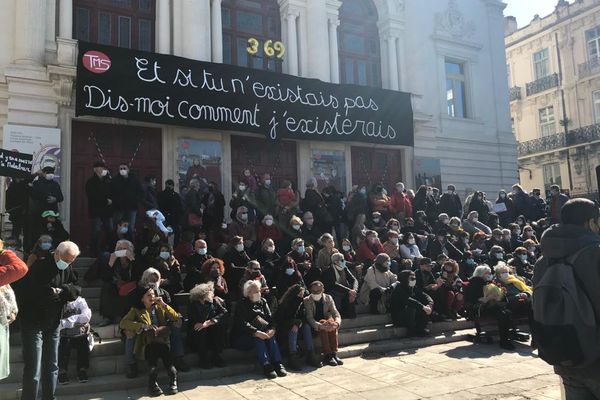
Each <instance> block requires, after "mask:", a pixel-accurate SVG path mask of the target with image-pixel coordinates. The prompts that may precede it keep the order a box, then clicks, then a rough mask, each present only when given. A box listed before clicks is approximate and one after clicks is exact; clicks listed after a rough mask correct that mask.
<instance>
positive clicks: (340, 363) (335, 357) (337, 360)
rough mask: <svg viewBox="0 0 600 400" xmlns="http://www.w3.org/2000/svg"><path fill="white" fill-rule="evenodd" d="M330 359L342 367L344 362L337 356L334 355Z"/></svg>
mask: <svg viewBox="0 0 600 400" xmlns="http://www.w3.org/2000/svg"><path fill="white" fill-rule="evenodd" d="M331 357H332V358H333V359H334V360H335V362H336V363H337V365H344V362H343V361H342V360H341V359H340V358H339V357H338V356H337V354H334V355H332V356H331Z"/></svg>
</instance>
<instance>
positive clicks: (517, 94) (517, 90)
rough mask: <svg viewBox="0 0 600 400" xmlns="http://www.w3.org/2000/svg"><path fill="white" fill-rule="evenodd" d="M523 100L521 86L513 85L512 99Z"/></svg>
mask: <svg viewBox="0 0 600 400" xmlns="http://www.w3.org/2000/svg"><path fill="white" fill-rule="evenodd" d="M515 100H521V87H520V86H513V87H511V88H510V101H515Z"/></svg>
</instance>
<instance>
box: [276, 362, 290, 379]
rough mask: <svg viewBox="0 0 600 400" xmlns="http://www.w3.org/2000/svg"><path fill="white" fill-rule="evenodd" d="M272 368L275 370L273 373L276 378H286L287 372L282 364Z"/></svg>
mask: <svg viewBox="0 0 600 400" xmlns="http://www.w3.org/2000/svg"><path fill="white" fill-rule="evenodd" d="M273 367H274V368H275V373H276V374H277V376H278V377H280V378H283V377H284V376H287V371H286V370H285V368H284V366H283V364H282V363H277V364H275V365H274V366H273Z"/></svg>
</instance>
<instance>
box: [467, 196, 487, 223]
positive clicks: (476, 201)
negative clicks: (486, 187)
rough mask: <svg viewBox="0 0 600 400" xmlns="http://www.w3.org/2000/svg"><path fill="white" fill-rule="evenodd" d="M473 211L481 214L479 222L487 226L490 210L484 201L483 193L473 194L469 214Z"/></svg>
mask: <svg viewBox="0 0 600 400" xmlns="http://www.w3.org/2000/svg"><path fill="white" fill-rule="evenodd" d="M471 211H477V213H478V214H479V222H481V223H483V224H487V222H488V217H489V214H490V209H489V208H488V206H487V204H486V203H485V201H484V198H483V192H475V193H474V194H473V198H472V199H471V203H469V212H471Z"/></svg>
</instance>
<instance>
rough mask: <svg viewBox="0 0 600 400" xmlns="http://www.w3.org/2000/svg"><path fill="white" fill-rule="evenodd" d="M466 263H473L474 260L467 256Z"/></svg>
mask: <svg viewBox="0 0 600 400" xmlns="http://www.w3.org/2000/svg"><path fill="white" fill-rule="evenodd" d="M467 264H469V265H475V260H473V259H472V258H467Z"/></svg>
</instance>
